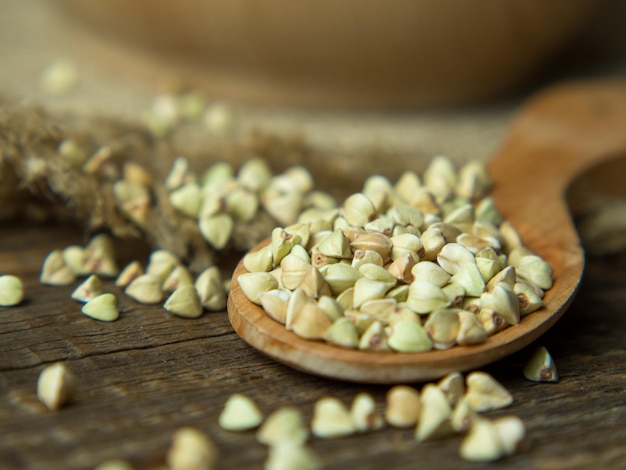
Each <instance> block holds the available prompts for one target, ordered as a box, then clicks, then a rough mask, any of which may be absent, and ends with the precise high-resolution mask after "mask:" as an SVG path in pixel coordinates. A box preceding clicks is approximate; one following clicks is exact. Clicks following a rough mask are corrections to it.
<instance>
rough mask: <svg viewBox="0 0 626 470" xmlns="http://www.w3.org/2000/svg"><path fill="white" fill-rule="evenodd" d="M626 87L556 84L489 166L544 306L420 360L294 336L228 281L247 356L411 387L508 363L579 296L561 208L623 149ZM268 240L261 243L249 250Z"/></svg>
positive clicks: (577, 250)
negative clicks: (537, 261)
mask: <svg viewBox="0 0 626 470" xmlns="http://www.w3.org/2000/svg"><path fill="white" fill-rule="evenodd" d="M625 122H626V86H625V85H623V84H611V83H600V84H592V85H581V84H570V85H561V86H558V87H555V88H552V89H549V90H548V91H545V92H543V93H541V94H539V95H538V96H536V97H534V98H533V99H531V101H530V102H529V103H528V104H527V105H526V106H524V107H523V109H522V110H521V113H520V114H519V116H518V117H517V118H516V119H515V121H514V123H513V125H512V127H511V129H510V131H509V133H508V136H507V138H506V139H505V142H504V145H503V147H502V148H501V150H500V151H499V152H498V153H497V154H496V155H495V156H494V157H493V158H492V159H491V160H490V161H489V163H488V168H489V172H490V175H491V177H492V179H493V181H494V189H493V191H492V193H491V196H492V197H493V198H494V200H495V202H496V205H497V207H498V209H499V211H500V212H501V213H502V215H503V216H504V217H505V218H506V219H507V220H509V221H510V222H511V223H512V224H513V226H514V227H515V228H516V229H517V231H518V232H519V233H520V235H521V237H522V240H523V242H524V244H525V245H526V246H527V247H528V248H530V249H531V250H532V251H533V252H535V253H537V254H538V255H539V256H541V257H542V258H543V259H544V260H546V261H547V262H548V263H549V264H550V265H551V267H552V270H553V277H554V285H553V287H552V288H551V289H549V290H548V291H547V292H546V294H545V297H544V302H545V307H543V308H542V309H540V310H538V311H536V312H534V313H531V314H530V315H527V316H525V317H523V318H522V319H521V321H520V323H519V324H518V325H513V326H510V327H508V328H506V329H505V330H503V331H500V332H498V333H496V334H494V335H492V336H490V337H489V338H488V340H487V341H486V342H485V343H482V344H479V345H474V346H455V347H452V348H450V349H447V350H432V351H429V352H422V353H379V352H370V351H359V350H350V349H343V348H339V347H337V346H332V345H329V344H326V343H324V342H319V341H310V340H306V339H303V338H300V337H298V336H297V335H296V334H294V333H292V332H291V331H288V330H287V329H286V328H285V327H284V326H283V325H281V324H279V323H278V322H276V321H274V320H273V319H271V318H270V317H269V316H268V315H267V314H266V313H265V311H264V310H263V309H262V308H261V307H259V306H257V305H255V304H253V303H252V302H250V301H249V300H248V299H247V298H246V296H245V295H244V293H243V292H242V290H241V287H240V286H239V283H238V281H237V279H238V277H239V276H240V275H241V274H243V273H245V272H247V271H246V269H245V268H244V267H243V264H242V263H241V262H240V263H239V265H238V266H237V268H236V269H235V272H234V274H233V282H232V284H231V291H230V297H229V301H228V312H229V319H230V321H231V323H232V325H233V328H234V329H235V331H236V332H237V334H238V335H239V336H240V337H241V338H243V339H244V340H245V341H246V342H247V343H248V344H250V345H251V346H252V347H254V348H256V349H258V350H259V351H261V352H263V353H264V354H266V355H268V356H270V357H271V358H273V359H275V360H277V361H279V362H282V363H284V364H286V365H288V366H291V367H294V368H296V369H299V370H302V371H305V372H308V373H312V374H316V375H319V376H323V377H328V378H333V379H340V380H346V381H352V382H364V383H388V384H391V383H409V382H415V381H423V380H432V379H437V378H440V377H442V376H444V375H445V374H447V373H449V372H452V371H468V370H471V369H475V368H478V367H482V366H484V365H486V364H489V363H491V362H494V361H497V360H499V359H501V358H503V357H506V356H508V355H510V354H512V353H514V352H516V351H519V350H520V349H522V348H523V347H525V346H527V345H528V344H530V343H531V342H533V341H535V340H536V339H537V338H539V337H540V336H541V335H542V334H543V333H545V332H546V331H547V330H548V329H549V328H550V327H552V326H553V325H554V324H555V323H556V321H557V320H558V319H559V318H560V317H561V316H562V315H563V313H564V312H565V311H566V309H567V307H568V306H569V305H570V304H571V302H572V301H573V299H574V296H575V294H576V291H577V289H578V287H579V284H580V280H581V277H582V274H583V269H584V264H585V263H584V250H583V247H582V246H581V243H580V239H579V237H578V234H577V233H576V230H575V227H574V225H573V221H572V217H571V215H570V212H569V208H568V206H567V203H566V200H565V194H566V192H567V188H568V186H569V184H570V182H571V181H572V180H573V179H574V178H575V177H576V176H577V175H579V174H580V173H581V172H583V171H585V170H586V169H588V168H589V167H591V166H592V165H593V164H595V163H597V162H599V161H601V160H603V159H605V158H608V157H610V156H612V155H614V154H615V153H617V152H620V151H623V150H624V149H626V132H624V128H625V127H624V123H625ZM267 243H269V241H265V242H263V243H261V244H260V245H259V246H257V247H256V248H254V250H256V249H259V248H261V247H262V246H264V245H265V244H267Z"/></svg>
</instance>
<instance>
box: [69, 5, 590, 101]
mask: <svg viewBox="0 0 626 470" xmlns="http://www.w3.org/2000/svg"><path fill="white" fill-rule="evenodd" d="M58 3H60V4H61V5H62V6H64V7H65V8H66V10H67V11H69V12H71V13H72V14H74V15H75V16H77V17H79V18H81V19H82V20H83V21H84V23H85V24H86V25H88V26H89V27H90V28H94V29H97V30H100V31H103V32H105V33H107V34H108V35H109V36H112V37H114V38H116V39H118V40H120V41H122V43H123V44H124V45H128V44H135V45H138V46H141V47H143V48H144V49H146V50H149V51H150V52H151V53H152V54H153V55H154V54H156V55H157V56H158V57H160V58H161V59H163V60H164V62H165V63H166V64H167V65H168V66H169V67H170V69H176V70H178V71H179V72H180V73H181V75H183V76H185V75H186V76H187V78H189V76H193V77H194V78H193V80H196V83H198V84H200V85H201V86H203V87H206V89H207V90H208V91H210V92H212V93H214V94H216V95H218V96H220V97H223V98H231V99H237V100H246V101H254V102H257V103H259V102H260V103H269V104H279V105H285V104H288V105H307V106H326V107H328V106H330V107H418V106H434V105H458V104H464V103H468V102H472V101H476V100H482V99H485V98H488V97H492V96H495V95H497V94H501V93H503V92H505V91H507V90H510V89H512V87H514V86H516V85H518V84H520V83H521V82H522V81H523V80H524V79H527V78H528V77H529V76H530V74H531V73H532V72H534V71H535V70H536V69H537V67H539V66H540V65H542V64H544V63H545V61H546V60H547V59H548V58H550V57H551V55H552V54H554V53H555V52H556V51H557V50H558V49H559V48H560V47H561V46H563V44H564V43H565V42H566V41H567V40H568V39H569V38H570V37H571V36H572V35H573V34H574V33H575V32H576V31H577V30H578V29H579V27H580V26H581V25H582V24H583V22H584V20H585V18H587V17H588V16H589V13H590V11H591V9H592V6H593V4H594V3H596V2H594V1H593V0H552V1H550V2H546V1H544V0H509V1H507V2H503V1H501V0H480V1H458V0H397V1H393V2H383V1H381V0H351V1H348V0H343V1H333V0H317V1H315V2H303V1H285V0H263V1H254V0H229V1H222V2H221V1H215V0H177V1H170V0H107V1H105V2H103V1H100V0H58Z"/></svg>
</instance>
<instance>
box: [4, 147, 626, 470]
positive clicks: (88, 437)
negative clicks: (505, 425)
mask: <svg viewBox="0 0 626 470" xmlns="http://www.w3.org/2000/svg"><path fill="white" fill-rule="evenodd" d="M607 150H611V149H607ZM577 196H579V198H580V199H584V195H580V194H578V195H577ZM84 242H85V239H84V237H83V236H82V234H81V233H80V232H79V231H77V230H76V229H73V228H72V227H54V226H53V227H50V226H35V225H28V226H6V225H3V226H0V272H3V273H4V272H11V273H13V274H16V275H19V276H21V277H22V278H23V280H24V282H25V286H26V300H25V302H24V303H23V304H22V305H20V306H18V307H13V308H2V309H0V468H2V469H69V470H72V469H93V468H94V467H95V466H96V465H97V464H99V463H101V462H102V461H104V460H106V459H111V458H120V457H121V458H125V459H128V460H129V461H130V462H132V463H133V464H134V465H135V466H136V468H138V469H143V468H146V469H156V468H163V467H164V454H165V450H166V448H167V446H168V445H169V443H170V439H171V435H172V433H173V431H174V430H175V429H176V428H178V427H180V426H188V425H190V426H196V427H198V428H199V429H201V430H202V431H204V432H206V433H207V434H208V435H209V436H211V438H212V439H213V440H214V441H215V442H216V444H217V446H218V447H219V449H220V453H221V459H220V465H219V468H221V469H243V470H247V469H250V470H251V469H259V468H262V463H263V461H264V460H265V458H266V456H267V449H266V448H265V447H264V446H261V445H260V444H258V443H257V442H256V440H255V438H254V435H253V433H250V432H247V433H241V434H237V433H229V432H225V431H222V430H221V429H219V427H218V425H217V418H218V416H219V413H220V411H221V409H222V406H223V404H224V402H225V401H226V399H227V397H228V396H229V395H230V394H231V393H234V392H241V393H246V394H248V395H249V396H250V397H252V398H253V399H254V400H255V401H256V402H257V403H258V404H259V406H260V408H261V409H262V410H263V412H264V413H266V414H268V413H270V412H271V411H273V410H274V409H276V408H277V407H279V406H282V405H286V404H291V405H295V406H298V407H299V408H300V409H301V410H302V411H303V412H304V413H305V415H306V417H307V418H310V417H311V414H312V410H313V405H314V402H315V400H317V399H318V398H320V397H322V396H325V395H334V396H337V397H339V398H340V399H342V400H343V401H344V402H345V403H349V402H350V400H352V398H353V397H354V395H355V394H356V393H357V392H359V391H367V392H370V393H371V394H372V395H373V396H374V398H375V400H376V402H377V403H378V405H379V406H380V407H382V406H383V403H384V396H385V393H386V392H387V390H388V387H387V386H381V385H356V384H351V383H347V382H342V381H334V380H328V379H323V378H318V377H314V376H311V375H308V374H304V373H301V372H298V371H296V370H293V369H291V368H289V367H285V366H283V365H281V364H279V363H276V362H274V361H272V360H270V359H268V358H267V357H265V356H263V355H262V354H260V353H258V352H256V351H255V350H254V349H252V348H250V347H248V346H247V345H246V344H245V343H244V342H243V341H242V340H241V339H240V338H239V337H237V335H236V334H235V333H234V331H233V330H232V327H231V326H230V324H229V322H228V318H227V315H226V313H225V312H216V313H210V314H209V313H207V314H205V315H204V316H203V317H202V318H200V319H198V320H185V319H181V318H176V317H174V316H172V315H170V314H168V313H167V312H165V311H163V310H162V309H161V308H160V307H158V306H155V307H144V306H140V305H138V304H136V303H134V302H133V301H131V300H129V299H127V298H125V297H124V296H122V295H121V294H120V295H119V296H118V299H119V300H120V305H121V307H122V314H121V317H120V319H119V320H118V321H116V322H114V323H101V322H97V321H94V320H91V319H89V318H86V317H84V316H83V315H82V314H81V313H80V311H79V304H77V303H75V302H73V301H72V300H70V299H69V294H70V292H71V291H72V289H73V287H74V286H68V287H56V288H54V287H45V286H41V285H40V284H39V283H38V274H39V268H40V265H41V262H42V261H43V259H44V257H45V255H46V254H47V253H48V252H49V251H50V250H52V249H56V248H60V247H63V246H66V245H69V244H71V243H84ZM119 248H120V250H121V254H120V262H121V263H123V262H125V261H128V260H130V259H133V258H138V259H139V260H140V261H144V262H145V260H146V256H147V250H146V249H145V247H144V248H142V247H137V246H133V247H131V246H120V247H119ZM105 287H106V289H107V290H110V291H111V292H114V293H119V290H117V289H116V288H115V287H114V286H113V285H112V282H106V283H105ZM624 292H626V258H625V257H624V256H621V257H614V258H611V259H600V258H591V259H590V260H589V261H588V264H587V267H586V272H585V276H584V278H583V282H582V285H581V286H580V290H579V294H578V296H577V297H576V301H575V302H574V303H573V304H572V305H571V308H570V309H569V310H568V312H567V314H566V315H564V316H563V318H562V319H561V320H560V321H559V322H558V323H557V324H556V325H555V326H554V327H553V328H552V329H551V330H550V331H549V332H548V333H547V334H545V335H544V336H542V338H541V340H540V343H539V342H536V343H534V344H533V345H531V346H530V347H528V348H526V349H524V350H523V351H520V352H518V353H517V354H514V355H511V356H509V357H507V358H506V359H503V360H501V361H499V362H496V363H494V364H491V365H490V366H488V367H486V368H485V369H483V370H486V371H487V372H489V373H491V374H493V375H494V376H495V377H496V378H497V379H498V380H499V381H501V382H502V383H503V384H504V385H505V386H506V387H507V388H508V389H509V390H510V391H511V393H512V394H513V397H514V400H515V401H514V403H513V405H512V406H511V407H509V408H508V409H506V410H501V411H498V412H491V413H487V414H486V415H487V416H489V417H495V416H501V415H506V414H515V415H518V416H520V417H521V418H522V419H523V421H524V422H525V424H526V426H527V434H528V439H527V442H526V444H525V446H524V449H523V450H522V451H521V452H520V453H519V454H517V455H515V456H512V457H510V458H507V459H505V460H503V461H502V462H501V463H500V465H498V466H497V467H498V468H511V469H528V468H532V469H540V470H548V469H550V470H553V469H563V468H567V469H589V468H593V469H600V468H601V469H609V470H610V469H619V468H623V467H624V462H625V461H626V426H625V425H624V423H625V422H626V387H625V385H624V384H626V351H625V348H624V345H626V316H625V315H624V304H625V302H626V295H625V294H624ZM535 344H542V345H544V346H546V347H547V348H548V350H549V351H550V352H551V353H552V355H553V357H554V359H555V361H556V364H557V367H558V370H559V375H560V381H559V383H557V384H537V383H532V382H528V381H526V380H525V379H524V378H523V376H522V372H521V369H522V366H523V364H524V361H525V360H526V358H527V356H528V354H529V353H530V352H531V351H532V347H533V346H534V345H535ZM58 360H64V361H65V362H66V364H67V365H68V367H69V368H70V369H71V370H72V371H74V372H75V373H76V374H77V375H78V378H79V384H78V393H77V396H76V398H75V399H74V401H73V402H72V403H71V404H70V405H69V406H67V407H66V408H64V409H62V410H61V411H59V412H56V413H53V412H49V411H46V410H45V409H44V407H43V405H41V404H40V403H39V402H38V400H37V398H36V382H37V377H38V374H39V373H40V372H41V370H42V368H43V366H44V365H45V364H49V363H51V362H54V361H58ZM416 386H421V384H416ZM460 440H461V437H460V436H453V437H449V438H444V439H441V440H438V441H433V442H430V443H424V444H418V443H417V442H416V441H415V440H414V439H413V432H412V430H407V431H401V430H395V429H391V428H386V429H383V430H381V431H377V432H373V433H368V434H364V435H358V436H353V437H349V438H344V439H335V440H321V439H315V438H314V439H311V442H310V445H311V447H312V448H313V450H314V451H315V452H316V453H317V454H318V455H319V456H320V457H321V459H322V461H323V463H324V465H325V468H327V469H331V470H334V469H337V470H339V469H345V468H346V467H348V466H352V467H355V468H359V469H365V470H370V469H371V470H375V469H380V468H398V469H401V468H402V469H403V468H415V467H416V466H419V467H420V468H437V469H455V470H456V469H459V470H465V469H475V468H477V466H476V465H475V464H469V463H465V462H463V461H462V460H461V459H460V458H459V456H458V453H457V450H458V447H459V444H460Z"/></svg>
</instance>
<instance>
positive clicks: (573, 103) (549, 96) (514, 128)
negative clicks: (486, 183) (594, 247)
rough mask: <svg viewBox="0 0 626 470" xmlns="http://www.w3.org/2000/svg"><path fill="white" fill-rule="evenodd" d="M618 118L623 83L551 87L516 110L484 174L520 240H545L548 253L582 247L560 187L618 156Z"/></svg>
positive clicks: (625, 139) (623, 105)
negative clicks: (490, 178)
mask: <svg viewBox="0 0 626 470" xmlns="http://www.w3.org/2000/svg"><path fill="white" fill-rule="evenodd" d="M625 122H626V83H623V82H594V83H571V84H566V85H559V86H555V87H551V88H549V89H547V90H546V91H544V92H541V93H539V94H537V95H536V96H535V97H533V98H532V99H531V100H530V101H529V102H527V104H526V105H525V106H524V107H523V108H522V109H521V112H520V113H518V115H517V118H516V119H514V120H513V123H512V125H511V128H510V131H509V132H508V134H507V137H506V138H505V141H504V143H503V145H502V147H501V148H500V150H499V151H498V152H497V153H496V155H495V156H494V158H493V159H492V160H491V162H490V164H489V171H490V174H491V175H492V177H493V179H494V182H495V186H494V189H493V192H492V196H493V198H494V200H496V201H497V204H498V208H499V209H500V211H501V212H502V213H503V215H504V216H505V218H507V219H510V220H511V221H512V222H513V223H514V225H515V227H516V228H517V229H518V230H520V231H523V232H524V234H525V238H524V241H525V242H528V243H529V244H531V245H533V246H535V247H543V246H545V245H546V244H549V245H550V246H546V248H547V251H548V252H549V251H550V248H560V249H562V248H563V247H568V248H569V247H571V248H572V250H574V251H575V252H578V251H581V252H582V248H581V247H580V240H579V238H578V234H577V233H576V231H575V229H574V227H573V224H572V220H571V215H570V209H569V208H568V207H567V203H566V193H567V189H568V187H569V185H570V183H571V182H572V181H573V180H575V179H576V177H577V175H579V174H581V173H583V172H585V171H586V170H587V169H589V168H590V167H592V166H594V165H595V164H597V163H599V162H600V161H603V160H607V159H609V158H611V157H615V156H617V155H619V154H626V128H625V127H624V123H625ZM624 176H626V175H624V174H622V175H621V176H620V175H614V177H615V178H623V177H624ZM608 186H611V187H612V186H613V185H610V184H609V185H608ZM619 186H620V187H621V188H623V187H624V185H623V184H621V185H619ZM572 254H575V255H577V254H578V253H572ZM557 264H560V263H557ZM565 264H567V263H565ZM555 274H556V275H558V274H560V273H555Z"/></svg>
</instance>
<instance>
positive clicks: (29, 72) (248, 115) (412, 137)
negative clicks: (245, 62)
mask: <svg viewBox="0 0 626 470" xmlns="http://www.w3.org/2000/svg"><path fill="white" fill-rule="evenodd" d="M625 19H626V3H625V2H620V1H619V0H612V1H608V2H607V3H606V4H605V5H604V6H603V7H602V8H601V9H600V10H599V11H598V13H597V14H596V15H595V16H594V17H592V18H590V19H589V24H588V27H587V28H586V29H585V30H584V31H583V32H582V33H581V34H580V36H579V37H578V38H577V39H576V41H574V43H573V44H572V45H571V46H570V47H569V48H568V49H567V50H566V51H564V52H563V53H562V54H561V55H560V56H559V57H557V58H555V59H554V60H553V61H552V62H551V63H549V64H546V66H545V67H544V69H543V70H541V71H540V72H539V73H538V74H537V77H536V79H535V81H534V82H532V83H528V84H527V86H526V88H525V89H522V90H517V91H516V92H514V93H512V94H511V95H510V96H508V97H505V98H503V99H499V100H494V101H492V102H489V103H482V104H480V105H477V106H474V107H465V108H463V109H448V110H439V111H434V110H429V111H415V112H391V111H387V112H374V111H372V112H363V111H361V112H349V111H337V110H334V111H320V110H317V111H311V110H295V109H270V108H267V107H264V108H260V107H255V106H250V105H246V104H243V103H234V104H235V106H236V107H237V109H238V110H239V111H240V114H239V115H240V116H241V122H242V128H243V129H244V130H245V129H248V128H251V127H261V128H263V129H266V130H270V131H276V132H281V133H282V132H286V133H291V132H294V131H295V132H301V133H303V134H305V135H306V136H307V138H308V139H310V140H311V141H312V142H313V143H315V144H317V145H320V146H323V147H330V148H337V147H339V148H348V149H350V150H352V151H353V150H355V149H356V150H357V151H358V149H360V148H365V147H369V146H372V145H375V146H376V145H383V146H385V147H391V148H393V149H397V150H400V151H401V152H403V153H404V152H407V153H409V154H415V155H418V156H428V155H433V154H438V153H445V154H448V155H450V156H451V157H452V158H454V159H456V160H466V159H469V158H487V157H488V156H489V155H490V154H491V153H492V152H493V151H494V150H495V149H496V148H497V147H498V145H499V144H500V142H501V140H502V137H503V135H504V132H505V130H506V128H507V125H508V123H509V122H510V119H511V116H512V115H513V113H514V112H515V110H516V109H517V108H518V106H519V105H520V103H521V102H522V101H523V100H524V98H525V97H526V96H528V95H529V94H531V93H532V92H533V91H535V90H536V89H538V88H540V87H542V86H545V85H547V84H549V83H551V82H555V81H559V80H563V79H578V78H592V77H619V78H624V77H626V30H624V28H623V24H624V20H625ZM60 58H67V59H70V60H71V61H73V62H74V63H76V65H77V66H78V69H79V78H80V82H79V84H78V86H77V87H75V89H73V90H72V91H71V92H70V93H68V94H66V95H63V96H60V97H55V96H49V95H46V94H45V93H44V92H43V91H42V90H41V88H40V86H39V83H38V81H39V78H40V75H41V72H42V70H44V69H45V68H46V66H48V65H50V64H51V63H53V62H54V61H55V60H58V59H60ZM0 59H1V68H0V94H2V95H5V96H6V95H8V96H10V97H16V98H19V99H28V100H32V101H35V102H37V103H42V104H43V105H45V106H46V107H48V108H51V109H63V110H68V109H69V110H78V111H80V112H89V113H101V114H107V115H112V116H122V117H127V118H128V117H130V118H135V117H137V116H138V115H139V113H141V112H142V111H143V110H146V109H147V108H148V107H149V106H150V103H151V101H152V99H153V98H154V96H155V95H156V94H157V93H159V91H160V90H161V89H162V88H163V85H164V84H166V83H171V82H172V81H174V80H178V79H180V76H179V75H178V74H177V72H176V71H175V70H171V69H168V67H167V63H164V62H163V61H161V60H160V59H159V58H158V57H154V56H149V55H146V54H144V53H143V52H142V51H136V50H133V49H131V48H129V47H126V46H125V45H120V44H116V43H112V42H110V41H109V38H103V37H101V36H99V35H98V34H96V33H95V32H92V31H89V30H87V29H84V28H83V27H82V25H80V24H79V23H77V22H76V21H74V20H72V19H68V18H67V17H66V16H64V14H63V13H62V12H60V11H59V10H58V9H57V8H56V6H55V5H54V2H46V1H43V0H27V1H24V0H0ZM207 98H208V99H209V100H213V99H219V97H218V96H207Z"/></svg>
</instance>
